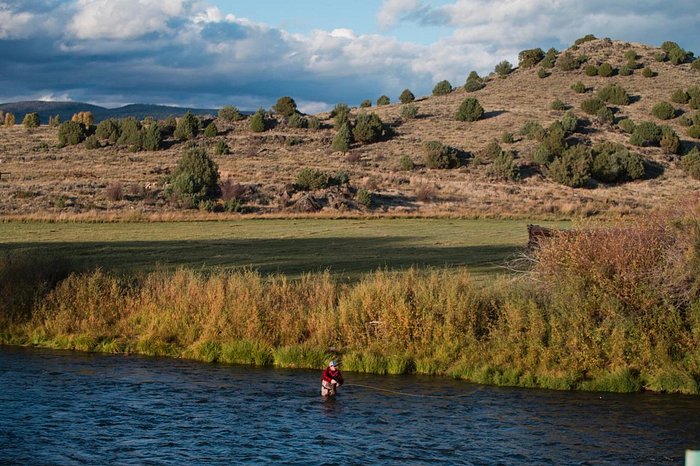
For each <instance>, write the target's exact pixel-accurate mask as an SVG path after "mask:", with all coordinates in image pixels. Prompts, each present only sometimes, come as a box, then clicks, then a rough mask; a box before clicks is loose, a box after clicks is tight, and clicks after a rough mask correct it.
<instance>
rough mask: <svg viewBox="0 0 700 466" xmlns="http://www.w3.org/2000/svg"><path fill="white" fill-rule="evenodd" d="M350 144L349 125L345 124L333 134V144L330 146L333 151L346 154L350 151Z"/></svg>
mask: <svg viewBox="0 0 700 466" xmlns="http://www.w3.org/2000/svg"><path fill="white" fill-rule="evenodd" d="M351 144H352V131H351V129H350V123H348V122H345V123H344V124H343V125H341V127H340V129H338V131H337V132H336V134H335V137H333V143H332V144H331V147H332V148H333V150H336V151H340V152H347V151H348V150H350V145H351Z"/></svg>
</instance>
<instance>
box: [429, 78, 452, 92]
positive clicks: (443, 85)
mask: <svg viewBox="0 0 700 466" xmlns="http://www.w3.org/2000/svg"><path fill="white" fill-rule="evenodd" d="M450 92H452V84H450V82H449V81H448V80H446V79H445V80H443V81H440V82H439V83H437V84H436V85H435V87H434V88H433V95H435V96H437V95H447V94H449V93H450Z"/></svg>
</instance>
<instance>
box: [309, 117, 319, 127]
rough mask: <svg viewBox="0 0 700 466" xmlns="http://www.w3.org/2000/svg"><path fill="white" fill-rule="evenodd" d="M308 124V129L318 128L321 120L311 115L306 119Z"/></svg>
mask: <svg viewBox="0 0 700 466" xmlns="http://www.w3.org/2000/svg"><path fill="white" fill-rule="evenodd" d="M306 121H307V122H308V125H309V129H320V128H321V120H319V119H318V118H316V117H315V116H311V117H309V118H307V119H306Z"/></svg>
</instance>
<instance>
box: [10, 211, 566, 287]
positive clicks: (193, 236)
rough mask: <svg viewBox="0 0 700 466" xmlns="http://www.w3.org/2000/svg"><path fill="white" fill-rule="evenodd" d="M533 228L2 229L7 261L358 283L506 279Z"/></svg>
mask: <svg viewBox="0 0 700 466" xmlns="http://www.w3.org/2000/svg"><path fill="white" fill-rule="evenodd" d="M526 225H527V221H524V220H448V219H371V220H243V221H226V222H174V223H170V222H169V223H165V222H163V223H41V222H36V223H32V222H30V223H18V222H9V223H0V238H2V241H1V242H0V251H2V253H5V254H11V255H16V254H27V253H34V254H37V255H39V256H46V255H55V256H58V257H64V258H68V259H71V260H73V261H75V262H76V263H77V264H76V265H80V266H85V267H90V268H92V267H96V266H99V267H102V268H104V269H106V270H114V271H117V272H127V271H133V270H144V271H149V270H153V269H155V268H157V267H161V268H164V269H173V268H177V267H179V266H186V267H193V268H224V269H228V270H231V269H236V268H241V267H250V268H253V269H256V270H259V271H260V272H261V273H263V274H269V273H278V272H279V273H284V274H287V275H289V276H292V277H296V276H298V275H299V274H301V273H304V272H315V271H323V270H326V269H328V270H330V271H331V272H333V273H334V274H339V275H341V276H348V277H350V278H356V277H357V276H359V275H360V274H361V273H364V272H369V271H373V270H376V269H377V268H382V267H387V268H390V269H405V268H408V267H411V266H413V265H416V266H419V267H422V266H437V267H441V266H445V265H448V266H466V267H467V268H468V269H469V270H470V271H471V272H472V273H473V274H474V275H475V276H477V277H478V276H484V274H495V273H498V272H499V271H504V269H503V264H504V262H505V261H506V260H507V259H508V258H511V257H513V256H514V255H516V254H517V253H518V252H519V251H521V250H522V248H523V247H524V246H525V245H526V243H527V228H526ZM550 225H552V224H550ZM555 225H556V226H560V227H561V226H564V227H565V226H566V225H567V224H566V223H558V224H555Z"/></svg>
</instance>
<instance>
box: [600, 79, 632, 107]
mask: <svg viewBox="0 0 700 466" xmlns="http://www.w3.org/2000/svg"><path fill="white" fill-rule="evenodd" d="M598 98H599V99H601V100H603V101H605V102H608V103H611V104H613V105H629V103H630V96H629V94H627V91H626V90H625V88H624V87H622V86H620V85H619V84H609V85H607V86H605V87H603V88H601V89H600V90H599V91H598Z"/></svg>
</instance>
